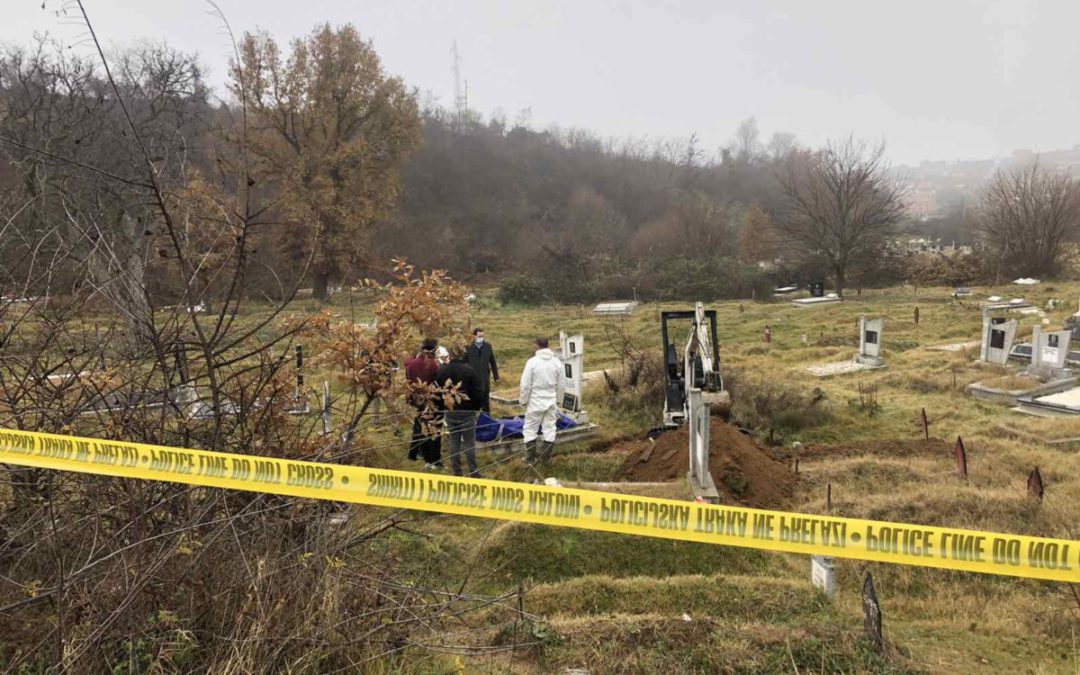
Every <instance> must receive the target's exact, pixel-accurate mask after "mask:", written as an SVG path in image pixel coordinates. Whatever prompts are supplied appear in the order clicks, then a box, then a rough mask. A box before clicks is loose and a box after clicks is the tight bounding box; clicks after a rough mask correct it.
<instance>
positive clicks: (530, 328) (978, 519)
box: [377, 284, 1080, 673]
mask: <svg viewBox="0 0 1080 675" xmlns="http://www.w3.org/2000/svg"><path fill="white" fill-rule="evenodd" d="M993 294H998V295H1003V296H1005V297H1014V296H1016V295H1024V296H1025V297H1027V299H1028V300H1030V301H1033V302H1035V303H1036V304H1037V305H1039V306H1043V305H1044V304H1045V303H1046V301H1047V300H1048V299H1050V298H1058V299H1061V300H1063V301H1064V306H1063V307H1062V308H1060V309H1058V310H1055V311H1049V312H1048V313H1047V318H1048V319H1049V320H1050V322H1051V325H1054V326H1056V325H1060V324H1061V323H1062V322H1063V321H1064V319H1065V317H1067V316H1068V315H1069V314H1071V313H1072V312H1073V311H1075V310H1074V304H1073V303H1074V301H1075V299H1076V298H1077V297H1080V285H1077V284H1069V285H1058V286H1051V285H1044V286H1039V287H1036V288H1034V289H1026V288H1025V289H1017V288H1001V289H976V296H975V298H972V299H971V300H970V301H965V302H957V301H955V300H953V299H952V298H951V297H950V295H949V293H948V291H946V290H945V289H927V290H922V291H921V292H920V293H919V294H918V295H915V294H912V293H910V292H908V291H907V290H896V289H893V290H884V291H874V292H866V293H864V294H863V295H862V296H861V297H851V298H849V299H848V300H847V301H846V302H844V303H842V304H836V305H829V306H823V307H815V308H796V307H793V306H791V305H790V304H789V303H786V302H777V303H750V302H744V303H738V302H725V303H721V304H710V305H709V307H710V308H715V309H716V310H717V311H718V314H719V318H720V335H721V342H722V344H721V359H722V361H723V366H724V368H725V370H726V371H727V372H729V373H734V372H735V371H738V372H739V373H740V374H739V376H738V382H736V383H735V384H736V396H739V395H740V392H741V395H744V396H745V395H750V394H752V393H753V392H754V391H758V390H761V389H762V388H768V387H782V388H786V389H790V390H794V391H795V392H799V393H801V394H803V395H805V396H810V394H811V392H813V391H814V390H815V389H819V390H820V391H819V392H818V393H817V395H816V397H817V398H818V399H820V400H821V402H820V403H819V404H818V407H819V408H821V409H822V413H821V415H820V416H819V417H818V421H819V422H820V421H821V420H824V422H823V423H812V424H811V425H810V426H807V427H804V428H802V429H796V430H794V431H792V430H791V429H790V428H787V429H785V430H784V431H783V433H782V434H781V435H780V436H779V437H777V438H776V439H775V442H776V443H777V444H778V445H777V447H776V449H775V451H776V453H777V454H778V455H779V456H781V457H786V458H787V460H788V461H790V460H791V459H792V458H793V455H796V454H801V456H800V474H799V480H798V487H797V490H796V494H795V497H794V498H793V499H792V500H791V502H790V503H787V504H778V505H777V506H780V507H784V508H790V509H792V510H799V511H806V512H823V511H824V510H825V490H826V485H827V484H831V486H832V494H833V506H834V513H837V514H840V515H846V516H853V517H865V518H875V519H883V520H897V521H906V522H913V523H927V524H935V525H943V526H957V527H967V528H974V529H987V530H994V531H1003V532H1016V533H1026V534H1041V535H1053V536H1058V537H1066V538H1073V539H1076V538H1078V537H1080V455H1078V454H1077V451H1076V450H1075V449H1074V448H1072V447H1070V446H1068V445H1060V444H1059V445H1049V444H1046V443H1044V442H1042V440H1041V439H1048V438H1060V437H1068V436H1080V419H1078V420H1055V421H1046V420H1040V419H1036V418H1029V417H1025V416H1022V415H1018V414H1016V413H1012V412H1010V411H1009V410H1008V409H1006V408H1003V407H998V406H994V405H990V404H986V403H982V402H978V401H976V400H974V399H972V398H971V397H969V396H967V395H966V394H965V392H964V387H965V385H967V384H968V383H970V382H973V381H976V380H980V379H986V378H990V377H1001V376H1002V374H1003V373H1004V371H1003V369H1000V368H990V367H986V366H981V365H977V364H976V363H975V360H976V358H977V351H978V350H977V348H974V349H968V350H965V351H960V352H954V353H950V352H939V351H930V350H927V349H925V348H926V347H927V346H932V345H939V344H945V343H957V342H967V341H973V340H977V339H978V338H979V334H980V326H981V319H980V310H979V304H978V299H979V298H985V297H987V296H988V295H993ZM916 307H918V308H919V311H920V322H919V324H918V325H916V324H915V323H914V321H913V314H914V310H915V308H916ZM659 309H660V308H659V307H658V306H656V305H644V306H642V307H641V308H640V309H639V310H638V312H637V313H636V314H635V315H633V316H631V317H628V318H614V319H613V318H598V317H594V316H593V315H592V314H591V313H590V311H589V308H583V307H543V308H514V307H498V306H495V305H494V304H488V303H486V302H484V301H483V298H482V299H481V302H480V303H479V307H477V309H476V311H475V312H474V315H473V324H474V325H482V326H483V327H484V328H485V329H486V330H487V333H488V338H489V340H490V341H491V342H492V344H493V345H494V346H495V349H496V352H497V355H498V357H499V361H500V366H501V370H502V371H503V377H504V382H503V384H502V385H501V386H502V387H503V388H505V389H507V390H513V389H515V388H516V378H517V376H518V374H519V373H520V368H521V366H522V365H523V363H524V361H525V359H526V358H527V357H528V356H529V355H530V354H531V349H530V347H529V343H530V341H531V338H532V337H534V336H535V335H538V334H545V335H550V336H556V335H557V333H558V331H559V330H560V329H562V330H567V331H572V332H583V333H584V334H585V336H586V370H594V369H600V368H608V369H613V370H612V372H615V371H617V369H618V367H619V358H618V355H617V349H616V345H617V344H619V339H624V338H625V336H631V337H632V338H633V340H634V341H635V343H636V344H637V346H639V347H640V348H643V349H651V350H654V351H656V352H657V353H658V352H659V349H660V347H659V343H660V337H659V321H658V315H657V312H658V310H659ZM862 314H865V315H867V316H870V317H877V316H884V317H885V318H886V325H885V332H884V348H885V360H886V363H887V367H886V368H885V369H883V370H878V371H873V372H869V373H863V374H853V375H844V376H838V377H835V378H831V379H826V380H819V379H817V378H815V377H813V376H812V375H810V374H809V373H807V372H806V370H805V369H806V367H807V366H809V365H814V364H818V363H825V362H830V361H840V360H846V359H849V358H850V357H851V355H852V354H853V353H854V350H855V345H856V342H855V339H856V321H857V318H858V316H859V315H862ZM1039 320H1041V319H1040V318H1039V317H1024V318H1023V320H1022V327H1021V330H1020V335H1021V336H1025V335H1027V334H1029V333H1030V327H1031V325H1033V323H1034V322H1035V321H1039ZM766 325H768V326H770V327H771V329H772V334H773V341H772V344H771V345H766V344H764V342H763V339H762V333H763V331H764V329H765V326H766ZM616 335H618V336H623V338H619V339H616V338H615V337H614V336H616ZM804 336H805V340H804ZM611 399H612V397H611V395H610V394H609V393H608V392H607V391H606V388H605V386H604V385H603V382H602V381H599V382H596V383H594V384H592V385H590V387H589V389H588V392H587V396H586V407H587V408H588V409H589V411H590V413H592V415H593V418H594V419H595V420H596V421H598V422H600V424H601V425H602V435H603V437H604V438H605V439H609V440H610V441H611V442H614V441H616V440H618V439H623V438H635V437H639V436H640V435H641V434H642V433H644V432H645V431H646V430H647V429H648V428H650V427H653V426H656V425H658V424H659V422H660V412H661V411H660V410H659V409H658V408H656V407H645V406H640V407H637V408H634V407H631V408H629V409H628V408H627V407H626V406H619V407H618V408H615V407H612V405H610V403H611ZM923 408H925V409H926V412H927V415H928V417H929V418H930V420H931V427H930V430H931V435H932V436H934V437H936V438H939V439H943V440H941V441H937V442H931V443H920V442H918V439H919V437H920V436H921V434H922V430H921V426H920V421H919V420H920V411H921V410H922V409H923ZM957 435H961V436H963V438H964V441H965V444H966V446H967V449H968V452H969V465H970V477H969V478H968V479H967V480H964V479H962V478H960V477H959V476H957V475H956V470H955V465H954V463H953V458H952V453H951V447H952V442H953V441H954V440H955V437H956V436H957ZM762 440H763V439H762ZM796 440H797V441H799V442H801V443H803V444H804V445H805V446H807V447H804V448H803V450H801V451H796V450H793V449H792V447H791V445H790V444H791V442H792V441H796ZM886 441H888V442H886ZM811 444H815V445H813V447H809V446H811ZM604 447H605V442H603V441H601V442H595V441H594V442H591V443H588V444H587V443H580V444H577V445H571V446H565V447H560V448H558V449H557V456H556V460H555V462H554V464H553V468H552V470H551V472H550V473H552V474H554V475H556V476H559V477H561V478H563V479H564V480H574V479H582V480H602V481H611V480H617V478H618V474H619V469H620V467H621V466H622V464H623V462H625V461H626V456H625V454H620V453H619V452H618V451H616V450H610V451H604ZM597 450H599V451H597ZM402 454H403V453H402V452H401V448H400V447H393V446H391V447H389V448H386V449H384V450H383V451H381V453H380V455H379V457H378V460H377V461H379V462H380V463H383V464H386V465H390V466H405V462H404V460H403V459H402V457H401V455H402ZM492 462H497V463H495V464H492V465H490V466H489V470H488V473H489V474H490V475H492V476H493V477H498V478H507V479H514V478H518V477H521V476H522V473H521V469H520V466H519V465H518V462H517V461H516V460H511V461H500V460H499V458H497V457H491V456H488V457H485V458H484V459H483V461H482V462H481V463H482V464H484V463H492ZM1034 466H1038V467H1039V468H1040V470H1041V472H1042V475H1043V476H1044V479H1045V481H1046V484H1047V489H1046V500H1045V503H1044V504H1043V505H1041V506H1038V505H1036V504H1034V503H1033V502H1031V501H1030V500H1029V499H1028V498H1027V497H1026V491H1025V481H1026V477H1027V474H1028V472H1029V471H1030V470H1031V468H1033V467H1034ZM649 494H663V495H665V496H671V497H685V496H687V492H686V488H685V486H684V485H682V484H681V482H675V483H672V484H671V485H670V486H669V487H667V488H662V489H657V488H652V489H650V491H649ZM415 528H416V532H415V533H412V534H404V533H403V534H400V535H395V536H394V537H393V538H392V540H391V542H392V543H390V544H389V545H392V546H394V547H398V548H399V553H400V556H401V559H402V560H403V561H404V564H405V565H406V567H408V568H409V569H410V570H411V572H410V573H411V574H414V575H415V576H416V578H417V579H423V580H425V581H426V582H428V583H430V582H431V581H432V580H433V579H435V578H441V579H445V580H446V583H447V584H448V586H449V585H451V584H458V583H462V580H463V579H465V580H466V581H465V582H464V586H466V587H469V588H473V589H475V590H476V591H477V592H481V591H482V592H486V593H492V594H495V595H499V594H504V593H505V594H510V595H511V596H514V597H516V596H515V595H514V594H515V593H518V592H522V593H523V600H522V601H521V602H522V605H521V607H522V609H523V611H524V613H523V614H522V615H521V616H522V620H521V624H522V625H518V626H507V625H498V624H492V625H486V626H485V625H483V624H482V623H481V624H480V625H476V624H475V622H474V624H473V625H472V626H471V629H470V632H469V636H470V637H469V638H468V641H469V643H470V644H472V645H480V644H483V645H490V646H492V647H499V646H502V647H505V646H506V645H507V644H512V639H513V638H515V637H516V638H517V640H518V641H519V642H521V643H530V646H528V647H521V648H518V649H513V650H510V651H509V652H495V653H494V654H493V655H492V656H490V657H484V658H478V657H476V656H475V655H474V656H469V657H467V658H465V659H464V660H462V657H453V656H447V657H446V658H440V657H436V658H435V659H434V660H433V659H432V658H431V657H430V655H427V654H425V653H422V652H419V651H417V652H415V653H410V655H408V656H406V657H404V658H403V660H402V661H400V662H398V663H397V665H396V666H395V668H397V669H404V670H406V671H417V672H428V671H432V670H434V671H440V672H441V671H442V670H446V671H451V672H452V671H455V670H460V669H462V668H464V669H465V670H469V671H473V670H478V671H485V672H550V671H557V670H559V669H562V668H566V667H579V668H586V669H588V671H589V672H592V673H605V672H610V673H616V672H747V673H750V672H801V673H806V672H882V673H889V672H1031V673H1077V672H1080V596H1078V595H1077V593H1076V591H1077V589H1075V588H1070V587H1067V586H1065V585H1061V584H1052V583H1043V582H1033V581H1021V580H1015V579H1007V578H995V577H989V576H980V575H975V574H968V573H960V572H947V571H936V570H928V569H918V568H906V567H898V566H888V565H870V564H867V563H862V562H857V561H839V562H838V566H839V572H840V592H839V595H838V597H837V598H836V599H835V601H829V600H828V599H826V598H824V597H822V596H820V595H818V594H817V593H816V592H814V591H813V590H812V588H811V586H810V584H809V560H808V559H806V558H805V557H801V556H790V555H777V554H768V553H763V552H757V551H746V550H735V549H723V548H719V547H709V546H701V545H691V544H684V543H679V542H664V541H659V540H657V541H653V540H647V539H633V538H628V537H619V536H615V535H607V534H602V533H590V532H577V531H567V530H559V529H554V528H546V527H541V526H531V525H523V524H515V523H489V522H480V521H472V520H466V519H451V518H444V517H426V516H425V517H419V518H418V522H417V524H416V525H415ZM867 570H871V571H872V572H873V573H874V576H875V580H876V584H877V588H878V592H879V596H880V598H881V603H882V606H883V609H884V612H885V632H886V636H887V639H888V640H889V641H890V643H891V644H892V645H893V647H892V649H891V650H890V653H889V654H888V655H887V656H880V655H878V654H875V653H874V652H873V651H872V650H871V649H869V647H868V645H867V644H866V642H865V641H864V640H863V639H862V638H861V634H862V627H861V605H860V600H859V589H860V587H861V580H862V577H863V575H864V573H865V572H866V571H867ZM513 602H517V600H512V601H511V603H513ZM684 614H685V615H687V616H688V617H689V620H688V621H687V620H685V618H686V617H684ZM508 641H511V642H509V643H508Z"/></svg>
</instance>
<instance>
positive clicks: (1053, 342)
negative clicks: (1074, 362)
mask: <svg viewBox="0 0 1080 675" xmlns="http://www.w3.org/2000/svg"><path fill="white" fill-rule="evenodd" d="M1070 337H1072V332H1071V331H1067V330H1054V331H1045V332H1044V331H1043V329H1042V326H1039V325H1036V326H1034V327H1033V328H1032V329H1031V369H1032V370H1041V371H1045V370H1048V369H1050V370H1060V369H1062V368H1064V367H1065V359H1066V358H1068V356H1069V338H1070Z"/></svg>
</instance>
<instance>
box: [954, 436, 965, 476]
mask: <svg viewBox="0 0 1080 675" xmlns="http://www.w3.org/2000/svg"><path fill="white" fill-rule="evenodd" d="M955 452H956V470H957V472H959V473H960V475H961V476H963V477H964V478H965V479H966V478H967V477H968V465H967V450H966V449H965V448H964V439H962V438H960V437H959V436H957V437H956V449H955Z"/></svg>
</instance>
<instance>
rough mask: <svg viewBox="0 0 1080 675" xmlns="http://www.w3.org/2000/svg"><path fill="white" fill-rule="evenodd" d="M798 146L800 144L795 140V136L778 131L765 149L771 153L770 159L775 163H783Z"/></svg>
mask: <svg viewBox="0 0 1080 675" xmlns="http://www.w3.org/2000/svg"><path fill="white" fill-rule="evenodd" d="M798 146H799V142H798V140H797V139H796V138H795V134H793V133H790V132H787V131H777V132H774V133H773V135H772V136H770V137H769V142H768V143H767V144H766V145H765V148H766V150H767V151H768V153H769V159H771V160H773V161H774V162H781V161H783V160H784V158H785V157H787V155H788V153H789V152H791V151H792V150H794V149H795V148H797V147H798Z"/></svg>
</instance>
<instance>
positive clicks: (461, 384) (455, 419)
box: [435, 347, 482, 478]
mask: <svg viewBox="0 0 1080 675" xmlns="http://www.w3.org/2000/svg"><path fill="white" fill-rule="evenodd" d="M439 349H442V347H440V348H439ZM444 359H445V361H444ZM439 361H440V362H442V363H443V365H441V366H439V370H438V371H437V372H436V373H435V384H436V385H438V386H440V387H443V391H444V393H443V395H442V396H441V397H440V399H441V401H442V404H443V409H444V411H445V412H444V413H443V419H445V420H446V448H447V453H448V454H449V455H450V467H451V468H452V469H453V471H454V475H455V476H460V475H462V469H461V455H462V454H464V455H465V460H466V461H467V462H468V465H469V476H470V477H473V478H479V477H480V469H479V467H478V466H477V464H476V418H477V416H478V415H479V410H480V401H481V394H482V392H481V389H480V381H479V380H478V379H477V377H476V372H475V371H473V369H472V366H470V365H469V364H468V363H467V362H466V361H465V355H464V353H463V352H461V351H458V352H456V353H455V354H453V355H451V354H450V353H449V352H447V353H446V355H445V357H443V356H440V358H439ZM451 390H452V391H453V393H450V391H451Z"/></svg>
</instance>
